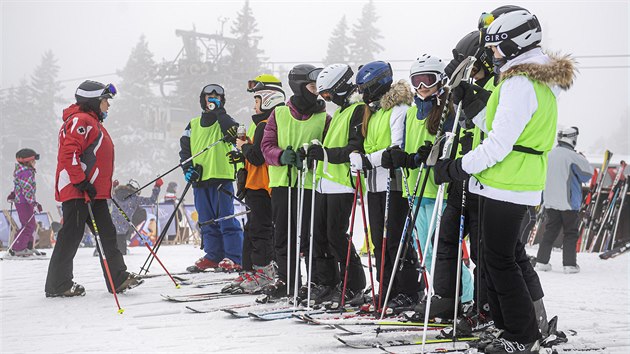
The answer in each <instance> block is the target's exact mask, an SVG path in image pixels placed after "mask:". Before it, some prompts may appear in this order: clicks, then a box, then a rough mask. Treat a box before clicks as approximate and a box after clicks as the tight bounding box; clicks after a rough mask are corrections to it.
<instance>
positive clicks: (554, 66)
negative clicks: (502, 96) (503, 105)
mask: <svg viewBox="0 0 630 354" xmlns="http://www.w3.org/2000/svg"><path fill="white" fill-rule="evenodd" d="M548 56H549V59H550V62H549V63H548V64H535V63H525V64H517V65H514V66H512V67H511V68H509V69H508V70H506V71H505V72H503V73H501V80H506V79H509V78H511V77H514V76H517V75H522V74H526V75H527V76H528V77H529V78H531V79H533V80H536V81H540V82H542V83H545V84H547V85H548V86H558V87H560V88H561V89H563V90H568V89H569V88H571V86H572V85H573V80H574V79H575V75H576V73H577V69H576V67H575V66H576V62H575V59H573V58H572V57H571V56H570V55H562V56H561V55H558V54H548Z"/></svg>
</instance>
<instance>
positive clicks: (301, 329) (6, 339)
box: [0, 242, 630, 353]
mask: <svg viewBox="0 0 630 354" xmlns="http://www.w3.org/2000/svg"><path fill="white" fill-rule="evenodd" d="M357 244H361V243H359V242H358V243H357ZM47 251H49V253H48V255H49V256H50V254H51V252H52V250H47ZM92 252H93V249H91V248H80V249H79V250H78V253H77V256H76V258H75V264H74V276H75V281H77V282H78V283H80V284H82V285H84V286H85V288H86V292H87V293H86V296H84V297H77V298H52V299H50V298H46V297H45V296H44V282H45V278H46V272H47V268H48V260H30V261H25V260H24V261H23V260H3V261H0V277H1V282H0V312H1V314H2V319H1V322H0V352H1V353H86V352H100V353H114V352H116V353H139V352H146V353H148V352H159V353H174V352H179V353H182V352H186V353H202V352H203V353H207V352H209V351H212V352H246V353H247V352H249V353H261V352H265V353H271V352H286V353H297V352H309V353H315V352H317V353H323V352H326V353H330V352H334V353H348V352H357V351H359V350H358V349H352V348H349V347H345V346H343V344H341V343H340V342H338V341H337V340H336V339H334V338H333V335H334V334H336V333H338V331H336V330H333V329H329V328H324V327H321V326H314V325H308V324H304V323H298V322H296V320H293V319H286V320H278V321H272V322H263V321H255V320H251V319H234V318H229V317H228V315H227V314H224V313H222V312H213V313H208V314H195V313H192V312H190V311H189V310H187V309H186V308H185V306H186V305H197V306H209V305H211V304H212V305H219V304H224V305H228V304H230V303H232V304H234V303H243V302H246V301H247V299H250V298H251V299H252V301H253V297H237V298H231V299H221V300H212V301H210V302H195V303H188V304H186V303H173V302H167V301H164V300H162V298H161V296H160V294H170V295H175V294H187V293H199V292H208V291H215V290H219V289H220V287H221V286H220V285H218V286H217V285H215V286H211V287H206V288H193V287H191V286H182V288H181V289H179V290H178V289H175V287H174V285H173V283H172V282H171V281H170V280H169V278H168V277H156V278H151V279H146V280H145V283H144V284H143V285H141V286H140V287H138V288H135V289H133V290H131V291H129V292H127V293H125V294H122V295H120V296H119V299H120V303H121V305H122V307H123V308H124V309H125V312H124V314H122V315H119V314H118V313H117V308H116V305H115V302H114V299H113V296H112V295H111V294H109V293H108V292H107V291H106V288H105V283H104V280H103V277H102V274H101V270H100V267H99V266H98V260H97V258H96V257H93V256H92ZM131 252H132V254H130V255H127V256H125V260H126V262H127V265H128V267H129V270H130V271H134V272H138V270H139V268H140V265H142V263H143V262H144V260H145V257H146V255H147V253H148V251H147V250H146V249H145V248H139V247H135V248H131ZM529 252H530V253H532V254H535V249H529ZM201 255H202V252H201V251H200V250H199V249H198V248H196V247H193V246H191V245H180V246H164V247H162V248H161V249H160V252H159V256H160V257H161V259H162V260H163V262H164V263H165V265H166V266H167V267H168V268H169V271H171V272H181V271H183V270H184V269H185V268H186V266H188V265H190V264H192V262H193V261H194V260H195V259H197V258H198V257H200V256H201ZM561 259H562V257H561V253H560V251H555V250H554V253H553V254H552V259H551V264H552V265H553V267H554V270H553V271H552V272H548V273H539V275H540V277H541V280H542V283H543V287H544V290H545V294H546V295H545V298H544V301H545V304H546V307H547V312H548V315H549V318H551V317H552V316H553V315H558V316H559V329H561V330H566V329H574V330H576V331H577V332H578V335H577V336H575V337H570V342H569V343H571V344H575V345H576V346H577V345H585V346H593V347H602V346H606V347H607V348H606V350H603V351H599V352H601V353H630V295H629V289H630V286H629V282H630V254H625V255H622V256H620V257H618V258H615V259H611V260H607V261H602V260H600V259H598V258H597V255H596V254H579V255H578V263H579V264H580V266H581V267H582V272H581V273H579V274H571V275H565V274H563V273H562V264H561V262H562V260H561ZM364 263H367V262H366V261H364ZM151 270H152V273H161V272H163V271H162V270H161V268H160V267H159V264H157V262H154V264H153V266H152V268H151ZM189 277H190V278H194V279H202V278H203V279H212V278H224V277H225V275H224V274H213V273H204V274H197V275H191V276H189ZM414 350H415V351H416V352H419V350H420V348H419V347H415V348H414V347H401V348H400V352H413V351H414ZM360 351H361V353H376V352H381V351H380V350H378V349H374V350H373V349H366V350H360ZM588 353H594V352H593V351H591V352H588Z"/></svg>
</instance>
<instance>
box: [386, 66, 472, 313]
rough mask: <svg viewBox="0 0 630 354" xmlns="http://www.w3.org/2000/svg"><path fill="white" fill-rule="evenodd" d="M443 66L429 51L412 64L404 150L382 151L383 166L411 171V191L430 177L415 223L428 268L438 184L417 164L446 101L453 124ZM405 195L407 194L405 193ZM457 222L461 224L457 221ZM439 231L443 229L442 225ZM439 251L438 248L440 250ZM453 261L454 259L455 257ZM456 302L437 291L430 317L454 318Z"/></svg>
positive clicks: (466, 293)
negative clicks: (412, 92) (411, 99)
mask: <svg viewBox="0 0 630 354" xmlns="http://www.w3.org/2000/svg"><path fill="white" fill-rule="evenodd" d="M444 70H445V64H444V62H443V61H442V60H441V59H440V58H438V57H436V56H433V55H428V54H424V55H422V56H421V57H419V58H418V59H416V60H415V61H414V63H413V64H412V65H411V70H410V75H409V78H410V80H411V84H412V85H413V87H414V89H415V96H414V101H415V106H413V107H410V108H409V110H408V111H407V119H406V124H405V144H404V146H403V147H404V150H401V149H389V150H388V151H386V152H385V153H384V154H383V165H384V166H386V167H389V168H393V169H398V168H401V167H402V168H406V169H407V170H408V171H409V178H408V183H409V188H410V192H411V193H413V190H411V189H413V188H414V186H415V185H416V184H417V182H418V179H419V181H420V184H419V186H422V181H424V179H425V178H426V179H427V183H426V186H425V189H424V193H423V194H422V195H421V196H420V195H419V193H420V189H421V187H419V188H418V191H417V192H416V199H415V201H414V204H415V207H416V208H420V210H419V213H418V217H417V218H416V223H415V226H416V229H417V232H418V239H419V241H420V247H421V248H422V254H423V257H425V265H426V269H431V263H432V262H433V259H432V255H433V246H432V243H431V242H430V241H429V242H427V240H428V239H432V237H433V233H434V231H435V225H434V226H433V227H434V229H432V230H429V226H430V223H431V217H432V215H433V211H434V209H435V203H436V197H437V192H438V186H437V185H436V184H435V182H434V181H433V171H431V170H430V169H426V168H423V169H422V171H418V167H420V165H422V163H423V162H425V161H426V158H427V157H428V155H429V153H430V151H431V147H432V145H433V144H432V142H433V141H434V140H435V135H436V134H437V132H438V126H439V124H440V120H441V118H442V111H443V110H444V107H445V105H448V108H447V109H448V110H449V113H448V116H449V119H448V120H447V122H445V123H444V126H445V130H450V128H449V126H451V127H452V124H453V107H452V104H451V103H450V102H446V96H447V95H446V92H445V90H444V84H445V83H446V80H447V79H448V78H447V76H446V73H445V72H444ZM427 171H428V176H427ZM404 195H405V196H406V193H405V194H404ZM417 197H420V198H417ZM458 220H459V215H458ZM450 221H451V220H449V222H450ZM441 224H442V225H443V224H444V220H442V222H441ZM456 225H458V223H457V224H456ZM458 229H459V228H458ZM440 231H441V232H444V231H443V229H442V227H441V228H440ZM458 234H459V233H457V235H458ZM439 251H440V250H439V249H438V252H439ZM453 263H455V261H454V260H453ZM462 270H463V271H462V273H461V279H462V288H461V289H462V296H461V298H460V302H461V303H468V302H470V301H472V299H473V280H472V275H471V274H470V272H469V271H468V268H466V267H465V266H464V265H463V264H462ZM436 273H437V271H436ZM435 276H437V275H435ZM434 278H435V277H434ZM454 304H455V291H454V290H453V292H451V293H448V294H437V293H436V295H434V297H433V299H431V305H432V306H431V313H430V314H429V318H435V317H441V318H453V315H454V312H453V310H454V307H455V305H454ZM425 309H426V302H425V301H422V302H420V303H419V304H418V305H417V306H416V307H415V308H414V311H415V314H414V316H416V318H418V319H419V320H420V321H424V311H425ZM460 313H461V312H460Z"/></svg>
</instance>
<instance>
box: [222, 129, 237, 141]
mask: <svg viewBox="0 0 630 354" xmlns="http://www.w3.org/2000/svg"><path fill="white" fill-rule="evenodd" d="M237 136H238V125H233V126H231V127H229V128H228V130H227V131H226V132H225V136H224V137H223V141H225V142H226V143H229V144H236V137H237Z"/></svg>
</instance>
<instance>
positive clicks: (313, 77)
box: [289, 64, 322, 96]
mask: <svg viewBox="0 0 630 354" xmlns="http://www.w3.org/2000/svg"><path fill="white" fill-rule="evenodd" d="M320 71H322V68H316V67H315V66H313V65H311V64H298V65H296V66H294V67H293V69H291V71H289V87H291V90H292V91H293V95H295V96H304V95H305V94H306V92H304V91H303V90H305V87H306V85H308V84H310V83H315V82H316V81H317V76H318V75H319V73H320Z"/></svg>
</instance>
